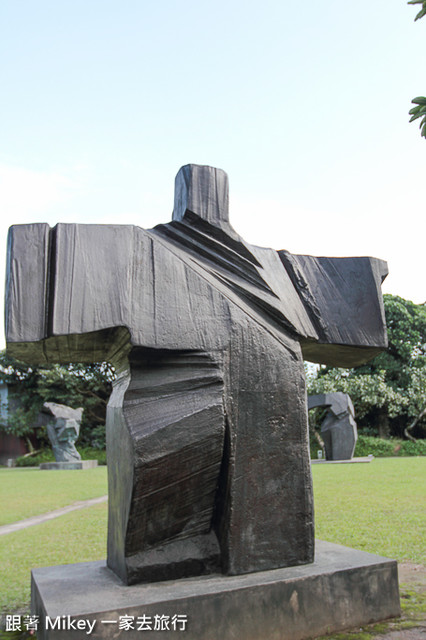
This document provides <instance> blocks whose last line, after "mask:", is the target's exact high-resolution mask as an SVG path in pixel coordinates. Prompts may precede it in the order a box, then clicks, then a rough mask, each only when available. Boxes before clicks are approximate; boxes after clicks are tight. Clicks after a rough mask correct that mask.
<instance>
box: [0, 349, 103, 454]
mask: <svg viewBox="0 0 426 640" xmlns="http://www.w3.org/2000/svg"><path fill="white" fill-rule="evenodd" d="M114 376H115V374H114V369H113V368H112V366H111V365H109V364H108V363H105V362H103V363H98V364H91V365H83V364H69V365H50V366H48V365H46V366H40V367H32V366H31V367H29V366H28V365H26V364H24V363H22V362H19V361H18V360H15V359H14V358H11V357H9V356H8V355H7V354H6V352H5V351H3V352H1V353H0V380H2V381H3V382H4V383H6V384H7V385H8V389H9V399H8V404H9V412H8V420H7V424H3V425H1V428H2V429H3V430H4V431H6V432H8V433H12V434H14V435H17V436H28V435H29V434H31V433H33V432H34V429H35V428H37V427H38V429H37V434H36V435H37V437H38V438H39V439H41V440H43V437H44V429H43V427H42V426H40V421H39V413H40V411H41V409H42V407H43V403H44V402H56V403H58V404H65V405H67V406H70V407H72V408H73V409H77V408H78V407H83V409H84V411H83V418H82V422H81V430H80V438H79V443H80V444H82V445H91V446H95V447H98V448H103V447H104V446H105V414H106V405H107V402H108V398H109V395H110V393H111V383H112V380H113V379H114Z"/></svg>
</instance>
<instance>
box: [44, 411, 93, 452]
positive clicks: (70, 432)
mask: <svg viewBox="0 0 426 640" xmlns="http://www.w3.org/2000/svg"><path fill="white" fill-rule="evenodd" d="M43 407H44V409H45V410H46V412H47V413H49V414H50V415H52V416H53V417H54V421H52V422H49V423H48V424H47V435H48V436H49V440H50V443H51V445H52V449H53V453H54V455H55V460H56V462H75V461H78V460H81V456H80V454H79V452H78V451H77V449H76V448H75V445H74V442H75V441H76V440H77V438H78V436H79V434H80V423H81V416H82V415H83V409H82V408H81V407H80V408H79V409H71V407H67V406H66V405H64V404H56V403H55V402H45V403H44V405H43Z"/></svg>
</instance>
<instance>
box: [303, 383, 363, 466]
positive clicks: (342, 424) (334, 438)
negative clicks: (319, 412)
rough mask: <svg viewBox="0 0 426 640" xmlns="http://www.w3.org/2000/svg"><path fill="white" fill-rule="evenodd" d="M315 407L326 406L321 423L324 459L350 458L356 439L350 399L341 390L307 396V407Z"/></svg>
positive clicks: (356, 434) (353, 413)
mask: <svg viewBox="0 0 426 640" xmlns="http://www.w3.org/2000/svg"><path fill="white" fill-rule="evenodd" d="M315 407H326V408H327V411H326V414H325V417H324V419H323V421H322V423H321V436H322V439H323V441H324V447H325V457H326V459H327V460H350V459H351V458H352V456H353V455H354V451H355V445H356V441H357V439H358V431H357V427H356V422H355V411H354V406H353V404H352V400H351V399H350V397H349V396H348V394H347V393H342V392H341V391H337V392H336V393H319V394H317V395H313V396H308V409H314V408H315Z"/></svg>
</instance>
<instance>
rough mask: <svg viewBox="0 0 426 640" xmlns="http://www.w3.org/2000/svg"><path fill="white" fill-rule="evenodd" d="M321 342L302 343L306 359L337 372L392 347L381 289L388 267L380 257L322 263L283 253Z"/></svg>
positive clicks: (288, 270)
mask: <svg viewBox="0 0 426 640" xmlns="http://www.w3.org/2000/svg"><path fill="white" fill-rule="evenodd" d="M279 255H280V258H281V261H282V263H283V265H284V267H285V269H286V271H287V273H288V275H289V276H290V278H291V280H292V282H293V284H294V286H295V288H296V289H297V291H298V293H299V296H300V298H301V299H302V301H303V303H304V306H305V308H306V309H307V311H308V313H309V315H310V318H311V320H312V322H313V324H314V326H315V328H316V331H317V334H318V341H314V340H310V339H302V340H301V344H302V350H303V355H304V358H305V359H306V360H310V361H312V362H319V363H323V364H328V365H330V366H338V367H353V366H358V365H360V364H363V363H364V362H367V361H368V360H370V359H371V358H373V357H374V356H375V355H377V354H378V353H380V352H381V351H383V349H385V348H386V347H387V336H386V321H385V314H384V308H383V300H382V294H381V290H380V285H381V283H382V281H383V280H384V279H385V277H386V275H387V264H386V262H384V261H383V260H378V259H377V258H368V257H361V258H323V257H313V256H302V255H292V254H290V253H288V252H287V251H280V252H279Z"/></svg>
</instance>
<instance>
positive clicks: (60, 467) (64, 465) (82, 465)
mask: <svg viewBox="0 0 426 640" xmlns="http://www.w3.org/2000/svg"><path fill="white" fill-rule="evenodd" d="M97 466H98V461H97V460H76V461H75V462H43V463H42V464H41V465H40V470H41V471H49V470H52V469H56V470H57V471H70V470H73V469H94V468H95V467H97Z"/></svg>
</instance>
